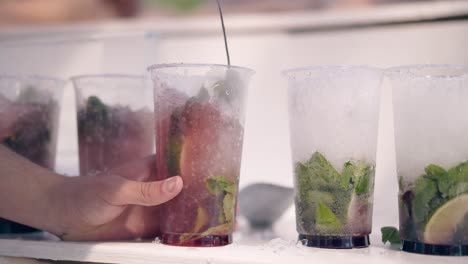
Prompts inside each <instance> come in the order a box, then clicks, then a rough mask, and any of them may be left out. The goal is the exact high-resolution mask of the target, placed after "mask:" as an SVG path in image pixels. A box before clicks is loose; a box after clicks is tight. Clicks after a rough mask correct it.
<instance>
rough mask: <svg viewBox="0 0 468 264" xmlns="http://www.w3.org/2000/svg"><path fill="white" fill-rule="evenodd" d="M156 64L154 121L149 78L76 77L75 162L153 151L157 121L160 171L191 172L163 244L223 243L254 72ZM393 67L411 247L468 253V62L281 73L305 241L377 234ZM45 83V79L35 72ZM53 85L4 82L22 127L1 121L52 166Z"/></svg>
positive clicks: (405, 225)
mask: <svg viewBox="0 0 468 264" xmlns="http://www.w3.org/2000/svg"><path fill="white" fill-rule="evenodd" d="M149 70H150V72H151V75H152V79H153V85H154V99H155V100H154V103H155V115H154V122H153V116H152V113H151V111H150V110H149V109H150V108H149V107H148V105H146V102H147V101H148V100H147V99H148V98H150V97H151V96H150V95H148V94H147V93H146V91H145V89H144V87H145V81H144V78H143V77H131V76H121V75H119V76H116V75H106V76H82V77H76V78H72V80H73V82H74V85H75V88H76V98H77V108H78V132H79V133H78V135H79V152H80V153H79V154H80V155H79V156H80V173H81V174H82V175H84V174H96V173H99V172H101V171H102V170H106V169H108V168H111V167H113V166H117V165H119V164H121V163H124V162H127V161H130V160H132V159H136V158H141V157H144V156H146V155H149V154H151V153H152V152H153V133H154V132H153V124H155V135H156V153H157V162H156V163H157V170H158V173H157V179H165V178H167V177H170V176H174V175H181V176H182V177H183V179H184V183H185V187H184V190H183V192H182V193H181V194H180V195H179V196H178V197H177V198H175V199H174V200H172V201H170V202H168V203H166V204H165V205H164V206H162V208H161V219H160V220H159V221H161V228H162V230H161V231H162V237H161V240H162V242H163V243H167V244H174V245H195V246H216V245H224V244H228V243H230V242H231V241H232V237H231V234H232V231H233V223H234V216H235V213H234V208H235V204H236V201H237V199H236V198H237V197H236V196H237V189H238V182H239V174H240V161H241V152H242V142H243V132H244V129H243V127H244V126H243V125H244V116H245V102H246V96H247V85H248V81H249V79H250V77H251V76H252V74H253V71H251V70H249V69H245V68H240V67H227V66H223V65H190V64H170V65H155V66H152V67H150V68H149ZM385 75H386V76H388V78H389V79H390V80H391V82H392V84H393V102H394V119H395V122H394V123H395V125H394V126H395V139H396V140H395V142H396V151H397V167H398V175H399V183H400V184H399V185H400V194H399V202H400V230H401V238H402V240H403V249H404V250H406V251H412V252H422V253H428V254H451V255H466V254H467V247H468V230H467V228H466V226H467V225H466V221H467V217H466V216H467V212H468V206H467V203H466V202H467V201H468V198H467V197H468V163H465V162H466V160H467V159H468V155H467V154H468V153H467V152H468V146H466V144H463V142H464V141H463V140H464V132H465V131H466V130H468V119H466V118H463V116H462V114H463V113H464V112H465V110H466V109H465V108H466V107H468V104H465V103H464V100H463V97H464V96H466V95H468V94H467V93H466V92H465V90H467V88H468V81H467V79H468V69H467V67H464V66H447V65H440V66H406V67H399V68H392V69H389V70H380V69H375V68H370V67H341V66H330V67H309V68H302V69H293V70H289V71H286V72H285V76H286V77H287V78H288V80H289V86H290V89H289V114H290V130H291V149H292V157H293V162H294V168H295V173H294V174H295V177H294V178H295V181H294V182H295V189H296V216H297V231H298V233H299V239H300V240H301V241H302V242H303V244H305V245H308V246H317V247H334V248H352V247H363V246H367V245H369V239H368V235H369V233H370V231H371V225H372V203H373V201H372V200H373V186H374V172H375V160H376V151H377V126H378V116H379V113H378V112H379V98H380V84H381V81H382V79H383V78H384V76H385ZM12 80H13V79H12ZM39 80H41V81H42V80H45V79H36V80H35V81H39ZM49 81H50V80H49ZM33 82H34V81H33ZM39 83H40V82H39ZM62 85H63V83H61V82H60V84H59V82H57V83H56V86H62ZM44 86H47V85H42V84H38V83H32V84H28V85H26V86H25V85H22V84H21V83H20V82H16V83H15V85H9V86H8V87H6V88H2V90H1V91H2V93H3V94H4V96H3V97H5V98H3V99H1V98H0V110H1V111H0V119H1V120H2V124H7V125H6V126H5V125H4V126H3V127H7V128H8V120H10V123H11V124H13V125H10V130H11V129H13V130H12V131H14V132H13V133H12V132H7V133H5V132H3V134H5V135H7V137H6V139H3V143H4V144H6V145H7V146H9V147H11V148H12V149H14V150H15V151H17V152H18V153H20V154H23V155H25V156H26V157H28V158H30V159H31V160H33V161H36V162H38V163H42V165H44V166H46V167H47V166H48V167H49V168H50V167H51V164H52V163H51V160H53V153H54V151H53V150H54V149H55V142H56V141H55V138H56V134H57V133H56V131H57V125H56V123H57V116H58V114H57V113H58V109H59V107H58V105H59V103H58V102H59V101H60V100H59V94H60V93H59V92H57V91H58V90H60V89H54V88H50V87H49V88H40V87H44ZM50 86H53V85H50ZM5 91H6V93H5ZM8 91H10V92H8ZM31 91H32V92H31ZM45 91H48V93H49V96H47V95H46V94H47V93H46V92H45ZM28 94H29V96H27V95H28ZM15 107H16V108H15ZM28 107H29V108H28ZM5 109H6V110H5ZM27 109H30V110H27ZM33 109H35V110H33ZM39 109H41V110H39ZM28 111H31V112H30V113H31V114H28ZM35 111H36V112H37V111H39V112H38V113H36V112H35ZM33 113H36V115H38V116H41V117H42V119H40V118H35V117H34V115H33ZM4 120H7V122H4ZM33 121H34V122H33ZM28 124H31V125H29V126H28ZM0 128H2V126H0ZM15 129H16V130H15ZM1 130H2V129H0V135H2V133H1ZM3 130H4V131H8V130H5V129H4V128H3ZM15 131H16V132H15ZM18 131H20V132H18ZM35 131H38V132H40V133H34V132H35ZM41 131H42V132H41ZM31 139H33V140H31ZM28 140H30V141H28ZM32 142H34V144H32ZM36 153H42V154H36ZM33 154H35V155H38V156H39V157H42V158H39V159H38V158H36V156H33ZM47 154H48V155H47ZM272 206H274V205H272Z"/></svg>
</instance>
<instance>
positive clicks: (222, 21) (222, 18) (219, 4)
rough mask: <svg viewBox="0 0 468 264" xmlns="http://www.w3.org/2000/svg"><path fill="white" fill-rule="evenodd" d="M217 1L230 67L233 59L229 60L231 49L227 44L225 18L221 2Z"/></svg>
mask: <svg viewBox="0 0 468 264" xmlns="http://www.w3.org/2000/svg"><path fill="white" fill-rule="evenodd" d="M216 1H217V2H218V10H219V17H220V18H221V26H222V27H223V36H224V47H225V49H226V56H227V64H228V66H229V67H230V66H231V59H230V58H229V48H228V43H227V38H226V27H225V26H224V17H223V11H222V8H221V0H216Z"/></svg>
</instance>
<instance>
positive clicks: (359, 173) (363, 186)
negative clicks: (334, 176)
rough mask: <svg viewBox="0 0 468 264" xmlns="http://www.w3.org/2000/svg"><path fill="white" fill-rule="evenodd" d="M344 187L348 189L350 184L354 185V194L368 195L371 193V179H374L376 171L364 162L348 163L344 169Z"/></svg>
mask: <svg viewBox="0 0 468 264" xmlns="http://www.w3.org/2000/svg"><path fill="white" fill-rule="evenodd" d="M345 175H346V176H345ZM341 177H342V185H343V187H346V188H348V186H349V182H348V183H347V185H345V183H346V181H351V182H352V183H354V192H355V193H356V194H357V195H362V194H367V193H369V191H370V181H371V177H374V169H373V168H372V166H370V165H368V164H366V163H365V162H364V161H348V162H346V163H345V165H344V167H343V173H342V176H341Z"/></svg>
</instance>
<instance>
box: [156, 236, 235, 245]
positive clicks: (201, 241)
mask: <svg viewBox="0 0 468 264" xmlns="http://www.w3.org/2000/svg"><path fill="white" fill-rule="evenodd" d="M181 237H182V235H178V234H162V235H161V243H163V244H165V245H171V246H181V247H221V246H226V245H229V244H231V243H232V235H212V236H204V237H200V238H195V239H190V240H186V241H181Z"/></svg>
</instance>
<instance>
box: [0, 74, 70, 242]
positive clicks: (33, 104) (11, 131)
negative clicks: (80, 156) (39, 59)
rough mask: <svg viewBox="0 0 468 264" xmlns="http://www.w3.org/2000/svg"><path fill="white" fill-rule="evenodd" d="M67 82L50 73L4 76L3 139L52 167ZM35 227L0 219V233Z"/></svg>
mask: <svg viewBox="0 0 468 264" xmlns="http://www.w3.org/2000/svg"><path fill="white" fill-rule="evenodd" d="M64 84H65V82H64V81H62V80H59V79H54V78H50V77H39V76H34V77H32V76H30V77H24V76H23V77H21V76H0V143H1V144H2V145H4V146H6V147H8V148H9V149H11V150H12V151H14V152H16V153H18V154H19V155H21V156H23V157H25V158H27V159H29V160H30V161H32V162H34V163H36V164H37V165H40V166H42V167H44V168H47V169H50V170H53V169H54V167H55V156H56V145H57V135H58V128H59V115H60V108H61V100H62V94H63V87H64ZM33 231H37V230H36V229H33V228H30V227H27V226H24V225H20V224H16V223H13V222H10V221H7V220H2V219H0V233H28V232H33Z"/></svg>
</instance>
